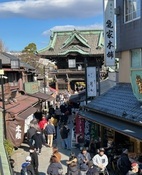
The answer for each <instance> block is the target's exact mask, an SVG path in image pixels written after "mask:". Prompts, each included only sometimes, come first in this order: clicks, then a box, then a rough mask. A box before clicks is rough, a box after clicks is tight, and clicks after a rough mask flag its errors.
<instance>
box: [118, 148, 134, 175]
mask: <svg viewBox="0 0 142 175" xmlns="http://www.w3.org/2000/svg"><path fill="white" fill-rule="evenodd" d="M117 168H118V169H119V171H120V173H121V175H126V174H127V173H128V171H129V170H131V162H130V160H129V157H128V149H123V150H122V154H121V156H120V158H119V159H118V160H117Z"/></svg>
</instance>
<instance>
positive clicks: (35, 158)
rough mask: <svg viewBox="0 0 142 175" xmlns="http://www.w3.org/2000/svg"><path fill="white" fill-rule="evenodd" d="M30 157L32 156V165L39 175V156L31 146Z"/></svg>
mask: <svg viewBox="0 0 142 175" xmlns="http://www.w3.org/2000/svg"><path fill="white" fill-rule="evenodd" d="M29 151H30V156H31V164H32V166H33V168H34V171H35V175H38V165H39V164H38V155H37V153H36V151H35V148H34V146H31V147H30V150H29Z"/></svg>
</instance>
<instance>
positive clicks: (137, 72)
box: [131, 69, 142, 102]
mask: <svg viewBox="0 0 142 175" xmlns="http://www.w3.org/2000/svg"><path fill="white" fill-rule="evenodd" d="M131 85H132V89H133V93H134V95H135V96H136V98H137V100H138V101H140V102H142V69H134V70H131Z"/></svg>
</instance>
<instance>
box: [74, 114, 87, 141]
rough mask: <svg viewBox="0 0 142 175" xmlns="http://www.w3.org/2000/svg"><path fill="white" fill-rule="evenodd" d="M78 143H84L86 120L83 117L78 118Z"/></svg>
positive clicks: (76, 128)
mask: <svg viewBox="0 0 142 175" xmlns="http://www.w3.org/2000/svg"><path fill="white" fill-rule="evenodd" d="M75 123H76V127H75V130H76V142H77V143H78V142H84V131H85V120H84V118H82V117H81V116H77V117H76V121H75Z"/></svg>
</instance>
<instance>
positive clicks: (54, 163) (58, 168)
mask: <svg viewBox="0 0 142 175" xmlns="http://www.w3.org/2000/svg"><path fill="white" fill-rule="evenodd" d="M62 173H63V167H62V165H61V163H60V161H59V159H58V158H57V157H56V155H52V156H51V158H50V164H49V166H48V168H47V174H48V175H62Z"/></svg>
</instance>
